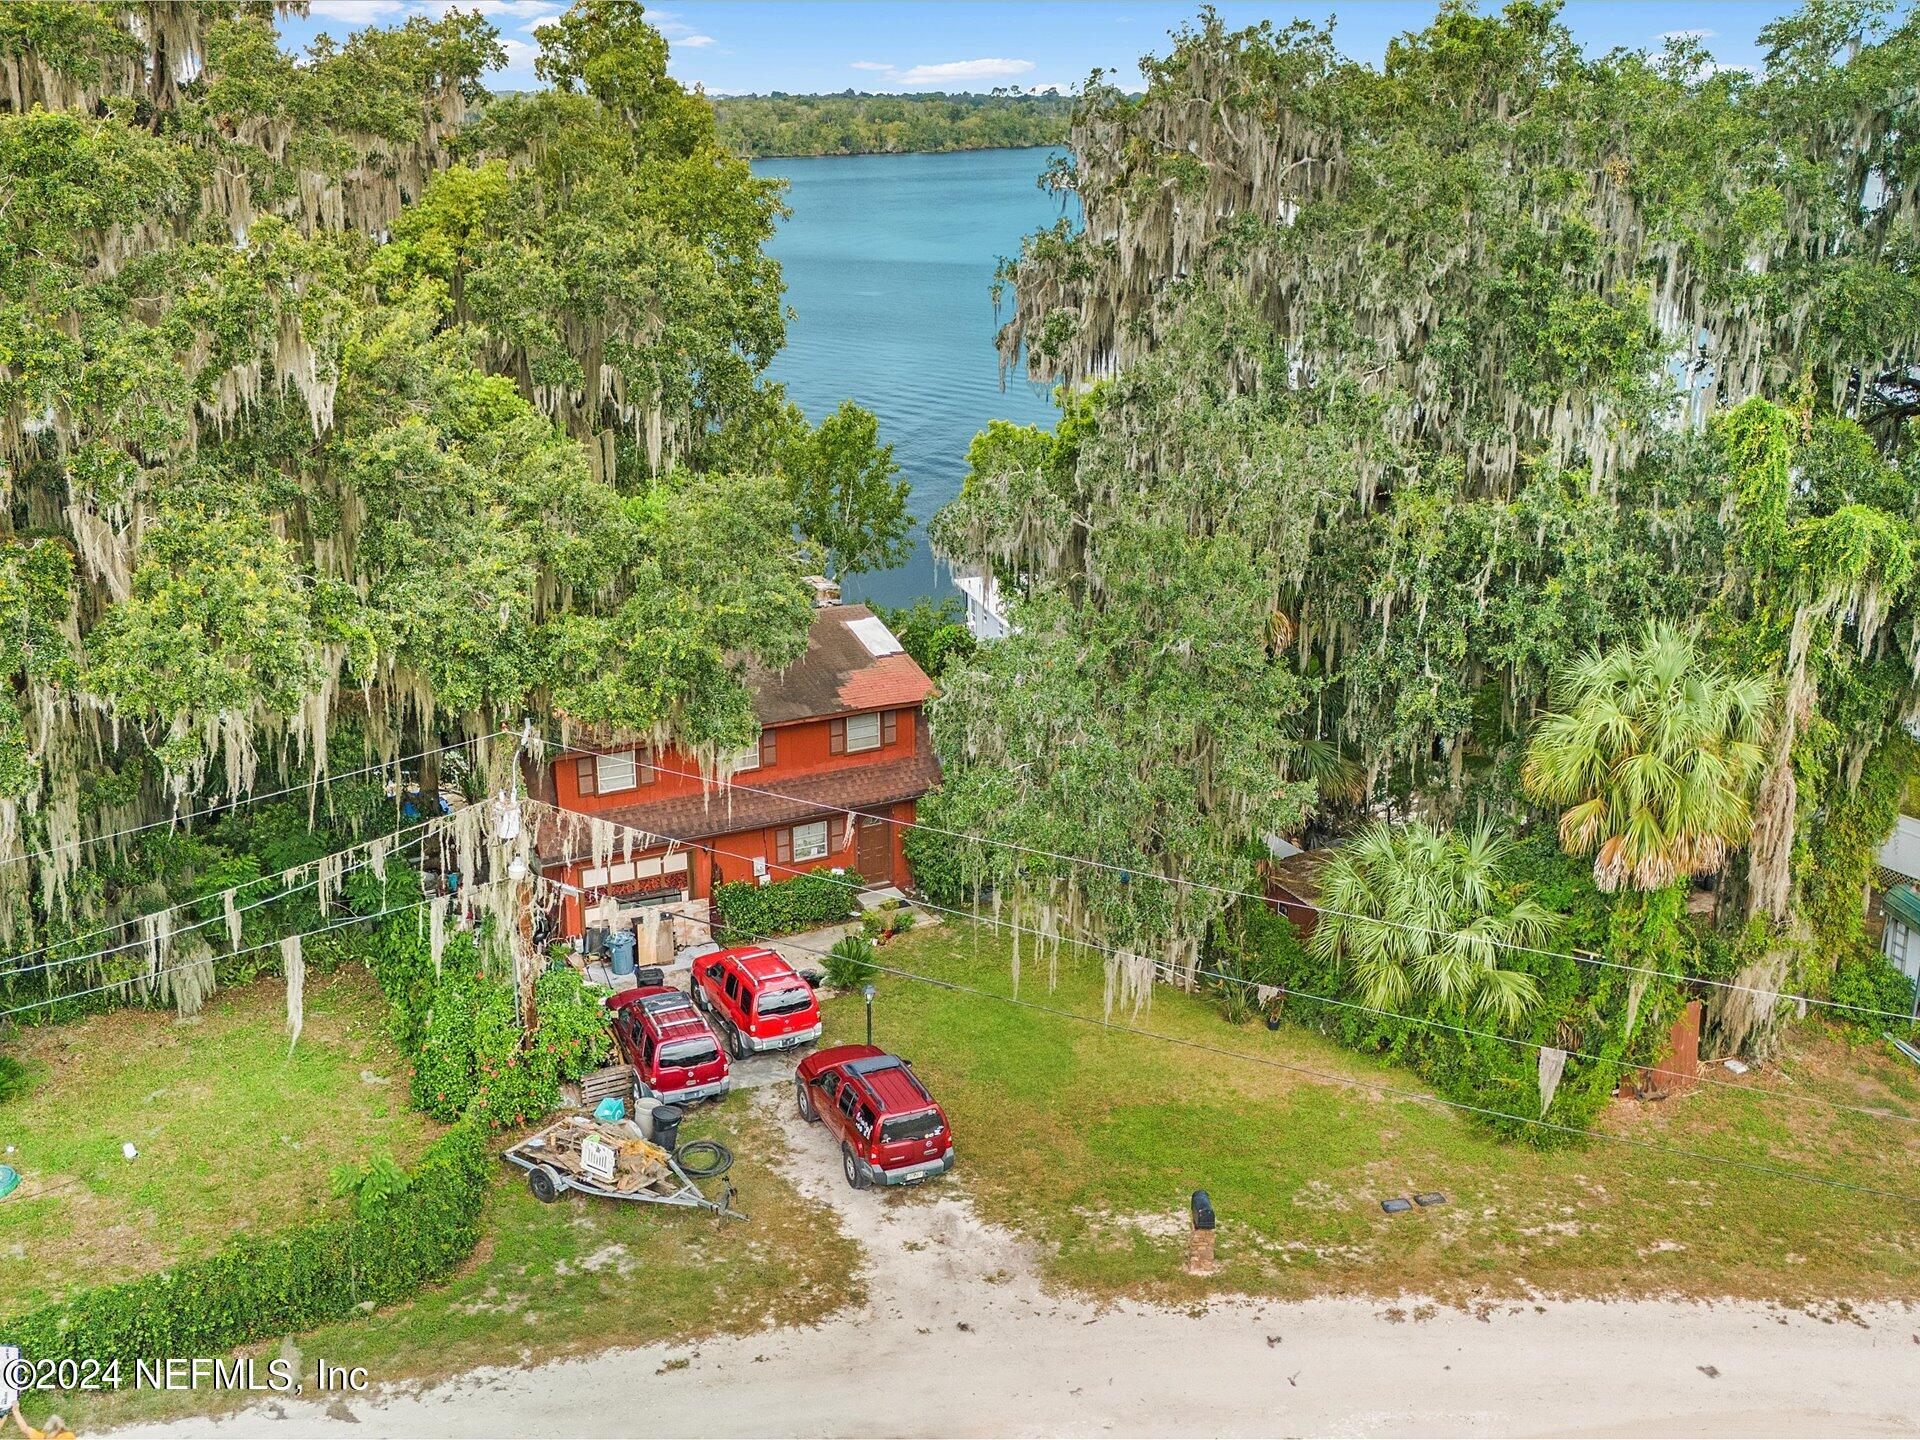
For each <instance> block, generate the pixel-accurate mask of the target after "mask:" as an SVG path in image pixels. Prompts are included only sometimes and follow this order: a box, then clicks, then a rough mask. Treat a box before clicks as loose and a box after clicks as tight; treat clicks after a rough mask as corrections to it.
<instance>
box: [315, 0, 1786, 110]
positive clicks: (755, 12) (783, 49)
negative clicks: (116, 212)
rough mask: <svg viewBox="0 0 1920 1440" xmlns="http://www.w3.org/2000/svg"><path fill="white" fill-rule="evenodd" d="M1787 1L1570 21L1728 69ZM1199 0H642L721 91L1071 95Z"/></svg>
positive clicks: (521, 20)
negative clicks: (1690, 44) (1694, 54)
mask: <svg viewBox="0 0 1920 1440" xmlns="http://www.w3.org/2000/svg"><path fill="white" fill-rule="evenodd" d="M1791 3H1792V0H1779V3H1768V4H1751V3H1744V0H1718V3H1703V0H1668V3H1650V0H1649V3H1640V0H1574V3H1571V4H1569V5H1568V6H1567V7H1566V10H1565V12H1564V16H1563V18H1564V19H1565V21H1566V23H1567V24H1568V25H1569V26H1570V27H1571V28H1572V29H1573V32H1574V34H1575V35H1576V36H1578V37H1579V39H1580V40H1581V41H1582V43H1583V44H1585V45H1587V46H1589V47H1591V48H1597V49H1603V50H1604V49H1609V48H1612V47H1613V46H1616V45H1619V46H1627V47H1629V48H1634V49H1640V48H1653V49H1657V48H1658V47H1659V44H1660V37H1661V36H1662V35H1665V34H1668V33H1671V32H1676V31H1689V32H1695V33H1698V34H1700V35H1701V36H1702V37H1703V39H1704V43H1705V44H1706V46H1707V48H1708V49H1709V50H1710V51H1711V52H1712V54H1713V57H1714V59H1715V60H1716V61H1717V62H1718V63H1720V64H1722V65H1733V66H1751V65H1754V64H1756V63H1757V62H1758V60H1759V51H1758V49H1757V47H1756V45H1755V37H1756V36H1757V35H1758V33H1759V31H1760V28H1761V26H1763V25H1764V24H1766V22H1767V21H1768V20H1770V19H1771V18H1773V17H1774V16H1775V15H1777V14H1779V13H1781V12H1782V11H1784V10H1786V9H1789V8H1791ZM448 8H454V7H450V6H449V5H447V4H446V3H445V0H312V5H311V13H310V14H309V15H308V16H307V17H305V18H304V19H298V18H296V19H285V18H283V19H282V20H281V22H280V30H281V34H282V36H283V37H284V39H285V40H286V42H287V43H288V44H289V45H291V46H293V47H294V48H299V47H300V46H303V45H304V44H305V43H306V41H307V40H309V39H310V38H311V37H312V36H313V35H315V34H317V33H319V32H320V31H322V30H324V31H327V32H329V33H331V34H333V35H335V36H336V37H337V36H340V35H343V34H345V33H346V32H348V31H351V30H356V29H359V28H360V27H361V26H364V25H368V24H391V23H392V22H394V21H396V20H400V19H403V18H404V17H405V16H406V15H408V14H410V13H420V12H425V13H437V12H439V11H442V10H445V9H448ZM457 8H460V9H464V10H479V11H481V12H482V13H484V14H486V15H487V16H488V18H489V19H491V20H492V22H493V23H494V24H495V25H496V26H497V27H498V28H499V30H500V33H501V38H502V40H503V42H504V43H505V45H506V47H507V51H508V54H509V57H510V58H509V63H508V66H507V69H506V70H505V71H504V72H501V73H497V74H495V75H494V76H492V77H490V78H489V83H490V84H492V85H493V86H495V87H496V88H499V89H527V88H531V87H533V86H534V85H535V84H536V83H537V82H536V81H535V79H534V76H533V57H534V54H535V52H536V49H537V41H536V39H535V36H534V31H535V30H536V29H537V28H538V27H539V26H540V25H541V24H542V23H544V22H545V21H547V20H549V19H551V18H552V17H553V16H554V15H556V14H558V13H559V12H560V11H561V9H562V8H563V6H562V5H561V4H560V3H557V0H471V3H465V4H458V5H457ZM1216 8H1217V9H1218V10H1219V11H1220V13H1221V15H1222V16H1223V18H1224V19H1225V20H1226V21H1227V22H1228V23H1229V24H1231V25H1235V26H1238V25H1244V24H1250V23H1252V22H1254V21H1257V20H1262V19H1271V20H1276V21H1287V20H1292V19H1295V18H1304V19H1310V20H1315V21H1322V20H1325V19H1327V18H1328V16H1330V15H1331V16H1333V17H1334V18H1335V20H1336V22H1337V23H1336V27H1335V30H1334V36H1335V39H1336V41H1337V42H1338V43H1339V45H1340V48H1341V49H1342V50H1343V51H1345V52H1346V53H1347V54H1349V55H1351V56H1353V57H1355V58H1357V59H1361V60H1378V59H1380V57H1381V56H1382V55H1383V54H1385V52H1386V47H1387V42H1388V40H1389V39H1391V38H1392V37H1393V36H1395V35H1398V34H1401V33H1403V32H1405V31H1407V30H1411V29H1418V28H1420V27H1421V26H1423V25H1424V24H1425V23H1426V22H1427V21H1428V20H1429V19H1430V18H1431V17H1432V15H1433V12H1434V8H1435V7H1434V5H1433V4H1432V3H1418V4H1415V3H1400V0H1373V3H1369V4H1343V5H1332V4H1326V3H1322V4H1300V5H1289V4H1263V3H1254V0H1222V3H1220V4H1218V5H1217V6H1216ZM1198 9H1199V0H1191V3H1183V4H1173V3H1166V0H1024V3H1013V0H674V3H672V4H670V5H668V6H665V7H663V8H660V9H654V8H652V7H649V8H648V16H649V18H650V19H652V20H653V21H654V23H655V24H657V25H659V27H660V29H661V31H662V32H663V33H664V34H665V35H666V36H667V38H668V40H669V42H670V43H671V45H672V50H673V58H672V62H671V68H672V71H673V73H674V75H675V76H677V77H678V78H679V79H681V80H683V81H686V82H689V83H692V82H699V83H700V84H702V85H704V86H706V88H707V89H708V91H710V92H712V93H714V94H737V93H743V92H750V91H751V92H761V91H767V90H786V91H791V92H794V93H806V92H819V91H835V90H845V89H848V88H849V87H851V88H853V89H856V90H890V91H903V92H908V93H911V92H915V91H926V90H982V91H984V90H991V89H993V88H994V87H995V86H999V85H1022V86H1026V87H1029V88H1040V87H1045V86H1049V85H1057V86H1059V87H1060V88H1062V89H1067V88H1069V87H1072V86H1075V85H1077V84H1079V82H1080V81H1082V80H1083V79H1085V77H1086V75H1087V73H1088V72H1089V71H1090V70H1092V69H1094V68H1095V67H1100V68H1104V69H1108V70H1112V71H1115V72H1117V75H1118V78H1119V79H1120V80H1121V81H1122V82H1123V83H1126V82H1131V81H1132V80H1134V78H1135V77H1136V76H1137V74H1138V68H1137V67H1138V62H1139V59H1140V57H1141V56H1142V55H1143V54H1148V53H1155V52H1164V50H1165V49H1166V37H1167V32H1168V31H1169V30H1171V29H1174V28H1176V27H1177V26H1179V25H1180V24H1181V23H1182V22H1183V21H1186V20H1188V19H1191V18H1192V17H1193V15H1194V14H1195V13H1196V11H1197V10H1198Z"/></svg>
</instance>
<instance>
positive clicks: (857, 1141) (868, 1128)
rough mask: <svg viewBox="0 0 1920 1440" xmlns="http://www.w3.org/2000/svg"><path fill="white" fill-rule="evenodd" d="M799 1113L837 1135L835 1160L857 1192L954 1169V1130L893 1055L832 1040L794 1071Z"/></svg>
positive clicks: (907, 1067) (909, 1068)
mask: <svg viewBox="0 0 1920 1440" xmlns="http://www.w3.org/2000/svg"><path fill="white" fill-rule="evenodd" d="M793 1088H794V1096H795V1099H796V1100H797V1102H798V1103H799V1106H800V1118H801V1119H803V1120H805V1121H806V1122H807V1123H808V1124H816V1123H818V1122H820V1121H823V1120H824V1121H825V1122H826V1125H827V1128H828V1129H829V1130H831V1131H833V1133H834V1134H835V1135H837V1136H838V1137H839V1138H840V1164H841V1166H842V1167H843V1168H844V1169H845V1170H846V1172H847V1183H848V1184H849V1185H851V1186H853V1188H854V1189H856V1190H864V1189H866V1188H867V1187H868V1186H869V1185H917V1184H919V1183H920V1181H922V1180H926V1179H929V1178H931V1177H932V1176H935V1175H944V1174H946V1173H947V1171H949V1170H951V1169H952V1168H953V1131H952V1130H950V1129H948V1128H947V1117H946V1114H945V1112H944V1111H942V1110H941V1109H940V1107H939V1106H938V1105H936V1104H934V1103H933V1096H931V1095H929V1094H928V1093H927V1087H926V1086H924V1085H922V1084H921V1083H920V1077H919V1076H918V1075H916V1074H914V1073H913V1067H912V1066H911V1065H909V1064H907V1062H906V1061H904V1060H902V1059H901V1058H900V1057H899V1056H898V1055H889V1054H887V1052H886V1051H884V1050H876V1049H874V1047H873V1046H871V1045H836V1046H834V1047H833V1048H832V1049H831V1050H822V1051H819V1052H818V1053H817V1054H813V1055H809V1056H808V1057H807V1058H806V1059H804V1060H802V1061H801V1062H800V1068H799V1069H798V1070H797V1071H795V1072H794V1077H793Z"/></svg>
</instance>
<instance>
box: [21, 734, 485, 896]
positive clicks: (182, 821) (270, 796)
mask: <svg viewBox="0 0 1920 1440" xmlns="http://www.w3.org/2000/svg"><path fill="white" fill-rule="evenodd" d="M519 733H520V732H519V731H517V730H512V729H502V730H495V731H494V732H493V733H492V734H490V735H476V736H474V737H473V738H472V739H470V740H459V741H455V742H454V743H453V744H451V745H436V746H434V747H433V748H431V749H428V750H421V751H417V752H415V753H414V754H412V755H397V756H395V757H394V758H393V759H391V760H382V761H380V762H378V763H377V764H373V765H363V766H362V767H361V768H360V769H358V770H343V771H340V772H339V773H337V774H332V775H322V776H317V777H315V778H314V779H312V780H309V781H307V782H305V783H304V784H300V785H289V786H287V787H286V788H284V789H281V790H268V791H264V792H262V793H260V794H249V795H246V796H236V797H235V798H233V799H232V800H227V801H223V802H221V803H219V804H215V805H209V806H207V807H206V809H204V810H195V811H194V812H193V813H191V814H189V815H170V816H168V817H167V818H166V819H165V820H150V821H148V822H147V823H146V824H145V825H130V826H128V827H127V828H126V829H124V830H113V831H109V832H108V833H107V834H105V835H87V836H83V837H81V838H79V839H77V840H63V841H61V842H60V843H59V844H58V845H49V846H48V847H47V848H46V849H44V850H30V851H28V852H26V853H25V854H21V855H5V856H0V866H4V865H15V864H19V863H21V862H23V861H27V860H44V859H47V858H48V857H50V856H53V855H57V854H59V853H60V852H61V851H62V850H77V849H84V848H86V847H87V846H89V845H99V844H101V843H103V842H105V841H108V840H119V839H121V838H123V837H125V836H128V835H139V834H142V833H144V832H145V831H148V830H157V829H159V828H160V827H161V826H163V825H166V826H174V825H191V824H192V823H193V822H194V821H196V820H204V819H206V818H207V817H208V816H209V815H219V814H222V813H223V812H226V811H231V810H238V809H240V808H242V807H243V806H247V805H257V804H259V803H260V802H261V801H263V800H278V799H279V798H280V797H281V796H283V795H291V794H293V793H294V792H295V791H297V790H311V789H313V788H315V787H317V786H319V785H321V784H327V785H331V784H333V783H334V782H335V781H338V780H351V779H353V778H354V777H355V776H357V775H370V774H372V773H373V772H374V771H376V770H385V769H387V768H388V767H389V766H395V765H406V764H409V763H411V762H412V761H415V760H424V759H426V757H427V756H429V755H440V754H443V753H445V752H446V751H448V750H464V749H466V748H467V747H468V746H469V745H478V744H481V743H482V742H484V741H487V740H496V739H498V738H499V737H500V736H502V735H517V734H519Z"/></svg>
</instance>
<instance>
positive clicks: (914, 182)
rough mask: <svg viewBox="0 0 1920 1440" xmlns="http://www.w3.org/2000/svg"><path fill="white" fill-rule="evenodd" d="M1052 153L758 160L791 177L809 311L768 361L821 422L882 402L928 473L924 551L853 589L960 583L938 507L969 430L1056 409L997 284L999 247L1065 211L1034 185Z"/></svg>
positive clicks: (959, 470) (910, 458)
mask: <svg viewBox="0 0 1920 1440" xmlns="http://www.w3.org/2000/svg"><path fill="white" fill-rule="evenodd" d="M1048 156H1049V152H1048V151H1046V150H1044V149H1040V150H977V151H972V152H968V153H965V154H956V155H844V156H843V155H829V156H821V157H818V158H808V159H798V160H756V161H755V162H754V165H753V168H754V171H755V173H756V174H760V175H777V176H780V177H781V178H783V179H785V180H786V181H787V182H788V188H787V204H788V205H789V206H791V207H792V210H793V216H792V218H791V219H789V220H787V221H786V222H785V223H784V224H782V225H781V227H780V230H779V233H778V234H777V235H776V236H775V237H774V239H773V243H772V244H771V246H769V250H770V251H771V253H772V255H773V256H774V258H775V259H777V260H779V262H780V265H781V269H782V271H783V273H784V275H785V277H786V282H787V303H788V304H789V305H790V306H791V307H792V308H793V311H794V318H793V319H792V320H791V321H790V322H789V323H788V326H787V346H786V349H785V350H783V351H782V352H781V354H780V356H779V358H778V359H777V360H775V361H774V363H773V366H772V368H771V370H770V371H769V375H770V377H771V378H772V379H775V380H779V381H781V382H783V383H784V384H785V385H786V387H787V393H788V395H789V396H790V397H791V398H792V399H793V400H794V401H795V402H796V403H797V404H798V405H799V406H800V408H801V409H803V410H804V411H806V413H807V417H808V418H809V419H811V420H814V421H816V422H817V421H819V420H820V419H821V418H822V417H824V416H826V415H828V414H830V413H832V411H833V410H834V409H835V408H836V407H838V406H839V404H840V402H841V401H842V400H847V399H851V400H853V401H855V402H856V403H858V404H860V405H864V406H866V408H867V409H869V410H871V411H873V413H874V414H875V415H877V416H879V417H880V438H881V439H882V440H884V441H886V442H888V443H890V444H891V445H892V446H893V456H894V459H895V460H896V461H898V462H899V464H900V467H901V473H902V474H903V475H904V476H905V477H906V478H907V479H908V480H909V481H911V482H912V485H913V496H912V502H911V503H912V508H913V514H914V519H915V521H916V522H917V523H916V525H915V528H914V536H913V538H914V552H913V555H912V556H911V558H909V559H908V561H907V563H906V564H904V565H902V566H901V567H900V568H899V569H897V570H890V571H886V572H884V573H880V574H873V575H856V576H852V577H849V579H848V581H847V584H846V594H847V598H848V599H850V600H856V599H857V600H878V601H879V602H880V603H882V604H884V605H899V604H903V603H905V602H907V601H909V600H911V599H913V597H915V596H917V595H949V594H953V593H955V592H954V590H953V586H952V581H951V578H950V577H949V575H948V573H947V567H946V566H945V565H944V564H942V563H940V562H938V561H936V560H935V559H934V557H933V554H932V552H931V551H930V550H929V549H928V548H927V541H926V521H927V519H928V517H930V516H931V515H932V514H933V513H934V512H935V511H936V510H938V509H939V508H940V507H941V506H942V505H944V504H946V502H947V501H949V500H951V499H952V498H953V497H954V496H955V495H956V494H958V493H959V490H960V481H961V479H962V477H963V476H964V475H965V474H966V454H967V446H968V444H969V443H970V442H971V441H972V439H973V437H974V435H975V434H976V433H978V432H979V431H980V430H982V429H984V428H985V427H986V423H987V422H988V421H989V420H1014V421H1018V422H1020V423H1023V424H1040V425H1050V424H1051V423H1052V421H1053V418H1054V409H1053V403H1052V401H1051V399H1050V398H1049V396H1048V393H1047V390H1046V388H1045V387H1044V386H1039V385H1033V384H1030V383H1028V381H1027V380H1026V379H1025V378H1024V377H1023V376H1020V375H1015V374H1009V375H1008V377H1007V383H1006V388H1005V389H1004V390H1002V389H1001V387H1000V372H999V362H998V357H997V355H996V354H995V351H994V344H993V337H994V331H995V329H996V328H997V326H996V322H995V318H994V311H993V299H992V296H991V294H990V292H989V288H988V287H989V286H990V285H991V284H992V282H993V269H994V264H995V262H996V261H997V260H998V259H999V257H1001V256H1002V255H1014V254H1017V253H1019V249H1020V240H1021V237H1022V236H1024V235H1027V234H1030V233H1031V232H1033V231H1034V230H1038V229H1040V228H1041V227H1043V226H1046V225H1051V224H1052V223H1053V222H1054V221H1055V220H1057V219H1059V217H1060V213H1061V212H1060V202H1059V201H1058V200H1057V199H1055V198H1053V197H1051V196H1049V195H1047V194H1045V193H1043V192H1042V191H1041V190H1039V189H1038V188H1037V187H1036V185H1035V184H1034V181H1035V180H1036V178H1037V177H1038V176H1039V174H1040V172H1041V170H1042V169H1043V168H1045V165H1046V162H1047V159H1048ZM1004 310H1005V306H1004V304H1003V312H1004Z"/></svg>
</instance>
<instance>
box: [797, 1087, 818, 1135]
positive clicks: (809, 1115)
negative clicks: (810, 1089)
mask: <svg viewBox="0 0 1920 1440" xmlns="http://www.w3.org/2000/svg"><path fill="white" fill-rule="evenodd" d="M793 1103H794V1104H795V1105H797V1106H798V1107H799V1109H800V1118H801V1119H802V1120H804V1121H806V1122H807V1124H809V1125H818V1124H819V1123H820V1112H819V1111H818V1110H816V1109H814V1108H813V1097H812V1096H811V1095H809V1094H807V1082H806V1081H804V1080H802V1079H801V1078H800V1077H799V1076H798V1075H796V1076H794V1077H793Z"/></svg>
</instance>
